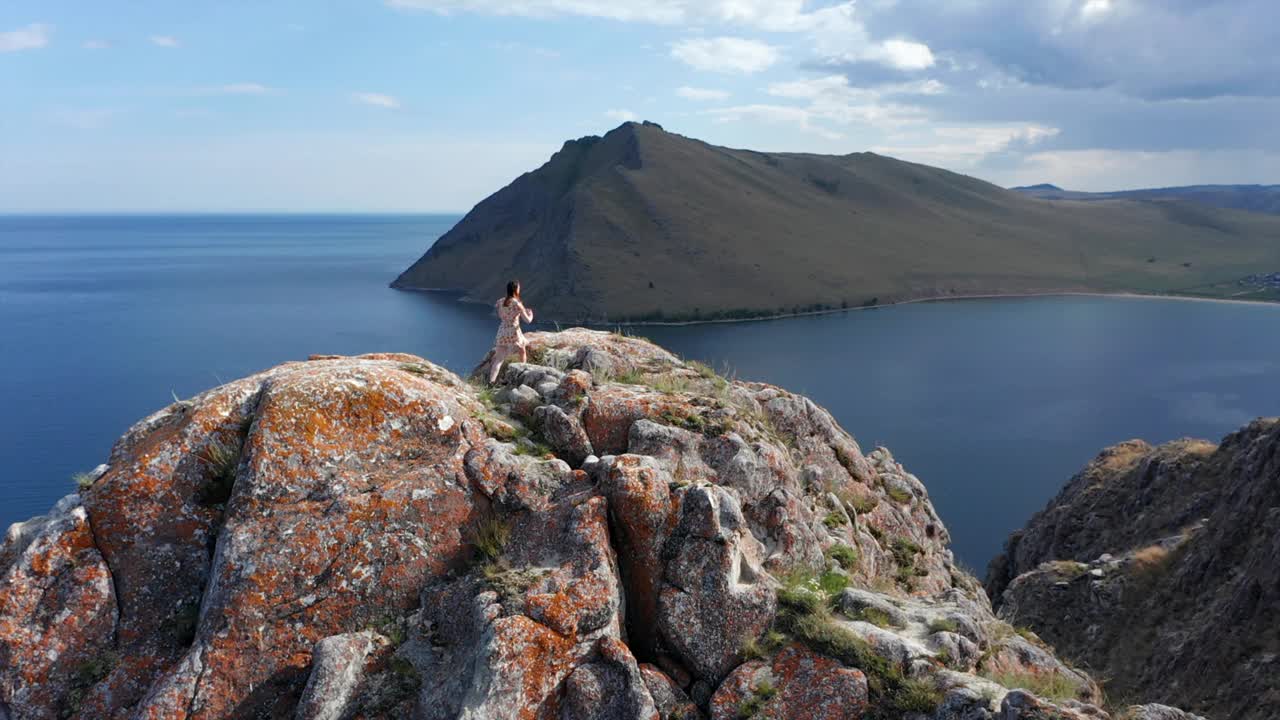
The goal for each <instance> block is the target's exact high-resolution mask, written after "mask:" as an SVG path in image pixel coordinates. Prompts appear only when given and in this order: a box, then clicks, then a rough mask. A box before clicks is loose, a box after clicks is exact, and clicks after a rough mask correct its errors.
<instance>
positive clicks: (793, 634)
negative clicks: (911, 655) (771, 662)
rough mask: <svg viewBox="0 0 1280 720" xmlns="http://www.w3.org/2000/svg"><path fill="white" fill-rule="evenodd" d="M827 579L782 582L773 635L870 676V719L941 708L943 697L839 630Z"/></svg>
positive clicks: (794, 576) (800, 576)
mask: <svg viewBox="0 0 1280 720" xmlns="http://www.w3.org/2000/svg"><path fill="white" fill-rule="evenodd" d="M833 574H836V573H828V575H833ZM824 577H825V576H822V577H814V575H813V574H812V573H808V572H806V571H804V570H797V571H793V572H792V573H790V574H789V575H787V576H786V577H785V578H784V579H783V587H782V588H781V589H779V590H778V614H777V617H776V618H775V620H774V628H773V632H776V633H777V634H779V635H781V636H783V637H786V638H789V639H792V640H795V641H798V642H800V643H802V644H804V645H806V646H807V647H809V648H810V649H812V650H814V651H815V652H818V653H821V654H823V655H826V656H828V657H831V658H835V659H836V660H839V661H840V662H842V663H844V664H845V665H848V666H850V667H856V668H858V669H860V670H862V671H863V672H864V673H866V675H867V687H868V689H869V691H870V693H871V703H870V705H871V708H872V709H871V710H870V714H868V715H867V717H869V718H873V719H874V720H889V719H890V718H894V719H897V718H901V717H902V715H903V714H904V713H908V712H932V711H933V710H934V709H935V708H936V707H937V706H938V705H939V704H940V703H941V702H942V692H941V691H940V690H939V689H938V688H936V687H934V686H933V685H932V684H931V683H927V682H921V681H916V680H911V679H909V678H907V677H906V676H905V675H904V674H903V671H902V668H901V667H899V666H898V665H897V664H895V663H893V662H891V661H890V660H888V659H887V658H885V657H883V656H881V655H879V654H878V653H877V652H876V651H875V649H874V648H873V647H872V646H871V644H870V643H868V642H867V641H865V640H863V639H862V638H860V637H858V636H857V635H856V634H854V633H853V632H851V631H850V630H848V629H847V628H845V627H843V626H841V625H840V624H839V622H837V621H836V620H835V619H834V618H833V617H832V615H831V611H830V604H831V600H832V596H833V595H834V593H831V592H828V591H827V588H826V587H824V583H823V578H824ZM841 577H842V578H843V576H841ZM841 589H843V587H842V588H841Z"/></svg>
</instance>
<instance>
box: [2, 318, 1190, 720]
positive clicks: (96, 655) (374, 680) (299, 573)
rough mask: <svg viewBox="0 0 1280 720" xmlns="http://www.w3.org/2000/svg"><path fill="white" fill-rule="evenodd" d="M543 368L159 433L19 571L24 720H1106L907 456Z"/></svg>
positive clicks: (427, 378)
mask: <svg viewBox="0 0 1280 720" xmlns="http://www.w3.org/2000/svg"><path fill="white" fill-rule="evenodd" d="M530 340H531V345H532V347H531V357H532V358H533V359H535V360H536V361H537V362H538V363H541V364H532V363H531V364H513V365H509V366H508V367H507V368H506V372H505V374H504V375H502V376H501V378H500V383H499V386H498V387H496V388H488V387H483V386H481V385H479V384H473V383H468V382H465V381H463V380H462V379H460V378H458V377H456V376H454V375H453V374H451V373H449V372H448V371H446V370H444V369H442V368H440V367H438V366H435V365H433V364H431V363H429V362H427V361H425V360H423V359H421V358H417V357H414V356H410V355H398V354H378V355H365V356H360V357H336V356H322V357H314V358H312V359H311V360H309V361H307V362H294V363H287V364H285V365H281V366H279V367H276V368H273V369H270V370H267V371H265V372H263V373H260V374H258V375H254V376H251V377H248V378H244V379H241V380H237V381H234V382H231V383H229V384H226V385H223V386H221V387H218V388H215V389H213V390H210V391H208V392H205V393H203V394H201V395H199V396H197V397H194V398H191V399H189V400H184V401H180V402H175V403H174V404H172V405H170V406H168V407H166V408H164V409H162V410H160V411H158V412H156V413H155V414H153V415H151V416H150V417H148V418H146V419H144V420H142V421H141V422H139V423H138V424H136V425H135V426H133V427H132V428H131V429H130V430H129V431H128V432H127V433H126V434H125V435H124V436H123V437H122V438H120V440H119V441H118V442H117V443H116V445H115V447H114V448H112V450H111V453H110V456H109V457H108V458H107V462H106V463H105V464H104V465H103V466H101V467H99V468H98V469H97V470H95V471H94V472H93V473H90V474H87V475H85V476H83V477H81V478H79V486H80V489H79V492H77V493H73V494H71V495H68V496H67V497H66V498H64V499H63V500H62V501H60V502H59V503H58V504H57V505H56V506H55V507H54V508H53V510H52V512H50V513H49V514H48V515H46V516H42V517H39V518H34V519H32V520H30V521H28V522H25V523H18V524H15V525H14V526H12V527H11V528H10V529H9V531H8V533H7V535H6V537H5V541H4V544H3V545H2V546H0V717H3V718H6V720H46V719H52V718H81V719H84V720H89V719H94V720H96V719H98V718H123V717H128V718H165V719H166V720H196V719H201V720H206V719H213V718H271V719H280V720H284V719H286V718H296V719H297V720H321V719H323V720H338V719H347V718H367V719H370V720H372V719H375V718H389V717H394V718H414V719H415V720H436V719H444V718H448V719H450V720H452V719H454V718H465V719H467V720H499V719H505V718H559V719H561V720H587V719H589V718H609V719H615V718H616V719H622V720H658V718H662V719H663V720H666V719H668V718H682V719H684V720H700V719H705V718H711V720H731V719H735V718H743V717H756V718H761V719H764V718H775V719H779V720H780V719H783V718H814V719H815V720H823V719H828V718H829V719H836V718H843V719H848V720H858V719H859V718H866V719H867V720H888V719H890V718H893V719H895V720H897V719H902V718H914V719H917V720H995V718H997V717H998V718H1000V719H1001V720H1105V719H1106V718H1108V717H1109V715H1108V713H1107V712H1105V711H1104V710H1103V709H1100V708H1098V707H1096V706H1095V705H1094V704H1093V703H1097V702H1100V701H1101V696H1100V694H1099V692H1098V686H1097V683H1096V682H1095V681H1094V680H1093V679H1092V678H1091V677H1089V676H1088V675H1087V674H1085V673H1083V672H1081V671H1079V670H1077V669H1074V668H1072V667H1070V666H1068V665H1067V664H1065V663H1063V662H1061V661H1060V660H1059V659H1058V658H1057V657H1056V656H1055V655H1054V653H1053V651H1052V650H1050V649H1049V648H1048V647H1047V646H1045V645H1044V644H1043V643H1042V642H1041V641H1040V640H1039V639H1038V638H1037V637H1036V636H1035V635H1034V634H1032V633H1029V632H1026V631H1017V630H1015V629H1014V628H1013V627H1011V626H1009V625H1008V624H1007V623H1004V622H1002V621H1000V620H999V619H997V618H996V617H995V616H994V614H993V613H992V610H991V606H990V604H989V603H988V602H987V599H986V595H985V593H984V592H983V590H982V586H981V585H980V584H979V583H978V581H977V580H976V579H975V578H973V577H972V576H971V575H969V574H968V573H966V572H965V571H964V570H962V569H961V568H959V567H957V565H956V564H955V562H954V560H953V558H952V555H951V552H950V551H949V550H948V549H947V542H948V535H947V530H946V528H945V526H944V525H943V523H942V521H941V520H940V519H939V518H938V516H937V513H936V512H935V511H934V508H933V505H932V504H931V503H930V501H929V494H928V492H927V491H926V489H925V487H924V485H923V484H921V482H920V481H919V480H918V479H917V478H916V477H915V476H913V475H911V474H910V473H909V472H907V471H906V470H905V469H904V468H903V467H902V465H901V464H900V463H898V462H897V461H895V460H894V459H893V456H892V455H890V454H889V452H888V451H887V450H885V449H883V448H877V449H875V450H874V451H872V452H870V453H866V454H864V453H863V452H862V450H861V448H860V447H859V446H858V444H857V443H856V442H855V441H854V439H853V438H852V437H850V436H849V435H848V434H847V433H846V432H844V431H843V430H842V429H840V427H839V426H838V425H837V424H836V423H835V421H834V420H833V418H832V417H831V415H830V414H828V413H827V412H826V411H825V410H823V409H821V408H819V407H817V406H816V405H814V403H813V402H811V401H810V400H808V399H807V398H804V397H802V396H799V395H794V394H792V393H789V392H787V391H785V390H782V389H781V388H777V387H773V386H770V385H764V384H761V383H748V382H738V381H731V380H727V379H725V378H721V377H719V376H717V375H715V374H714V373H712V372H711V371H710V370H709V369H707V368H705V367H703V366H698V365H696V364H686V363H684V362H681V361H680V360H679V359H677V358H676V357H675V356H673V355H671V354H670V353H668V352H667V351H665V350H663V349H661V348H659V347H657V346H655V345H652V344H650V343H648V342H645V341H643V340H639V339H635V338H627V337H622V336H620V335H614V334H610V333H604V332H592V331H587V330H580V329H577V330H569V331H565V332H563V333H534V334H531V335H530ZM1123 717H1125V718H1131V719H1133V720H1162V719H1163V720H1170V719H1176V718H1189V717H1190V716H1188V715H1184V714H1182V713H1180V712H1179V711H1176V710H1173V709H1171V708H1166V707H1158V706H1144V707H1133V708H1129V709H1126V710H1125V711H1124V715H1123Z"/></svg>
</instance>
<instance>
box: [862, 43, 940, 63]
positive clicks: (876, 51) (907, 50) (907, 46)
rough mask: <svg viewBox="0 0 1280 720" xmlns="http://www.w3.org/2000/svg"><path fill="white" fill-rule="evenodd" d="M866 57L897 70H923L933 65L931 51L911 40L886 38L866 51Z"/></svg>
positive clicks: (927, 47)
mask: <svg viewBox="0 0 1280 720" xmlns="http://www.w3.org/2000/svg"><path fill="white" fill-rule="evenodd" d="M867 57H868V59H873V60H876V61H877V62H880V63H882V64H884V65H888V66H889V67H892V68H896V69H898V70H925V69H928V68H931V67H933V51H932V50H930V49H929V46H928V45H925V44H923V43H918V42H913V41H911V40H902V39H894V40H886V41H884V42H882V43H880V44H879V45H877V46H875V48H873V49H872V50H870V51H868V54H867Z"/></svg>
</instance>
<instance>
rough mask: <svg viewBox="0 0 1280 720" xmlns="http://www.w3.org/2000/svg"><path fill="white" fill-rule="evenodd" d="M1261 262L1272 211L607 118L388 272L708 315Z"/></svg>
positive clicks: (612, 314)
mask: <svg viewBox="0 0 1280 720" xmlns="http://www.w3.org/2000/svg"><path fill="white" fill-rule="evenodd" d="M1271 268H1276V269H1280V218H1275V217H1270V216H1265V215H1257V214H1250V213H1243V212H1235V211H1229V210H1221V209H1216V208H1208V207H1203V206H1199V205H1191V204H1186V203H1176V202H1173V203H1163V202H1144V203H1137V202H1131V201H1089V202H1063V201H1055V202H1049V201H1045V200H1041V199H1038V198H1034V197H1028V196H1026V195H1024V194H1021V193H1017V192H1013V191H1009V190H1005V189H1002V188H999V187H997V186H995V185H992V184H990V183H986V182H983V181H980V180H976V179H974V178H970V177H966V176H963V175H959V174H956V173H952V172H948V171H945V170H941V169H938V168H933V167H928V166H925V165H917V164H913V163H906V162H902V161H898V160H894V159H891V158H887V157H882V156H879V155H875V154H871V153H856V154H852V155H845V156H838V157H837V156H823V155H810V154H799V153H761V152H752V151H747V150H733V149H728V148H721V147H716V146H713V145H709V144H707V143H704V142H700V141H698V140H693V139H690V138H686V137H682V136H680V135H675V134H672V133H668V132H665V131H663V130H662V129H661V128H660V127H658V126H656V125H651V124H643V125H641V124H636V123H626V124H624V125H622V126H621V127H619V128H617V129H615V130H613V131H611V132H609V133H608V134H607V135H605V136H604V137H603V138H601V137H587V138H582V139H580V140H576V141H570V142H568V143H566V144H565V146H564V147H563V148H562V149H561V150H560V151H559V152H557V153H556V154H555V155H554V156H552V158H551V160H550V161H548V162H547V163H546V164H545V165H543V166H542V167H541V168H539V169H537V170H535V171H533V172H530V173H526V174H524V175H522V176H521V177H519V178H517V179H516V180H515V181H514V182H512V183H511V184H510V185H508V186H507V187H505V188H503V189H502V190H500V191H498V192H497V193H495V194H493V195H492V196H490V197H489V198H487V199H485V200H484V201H483V202H481V203H480V204H479V205H477V206H476V207H475V208H474V209H473V210H472V211H471V212H470V213H468V214H467V216H466V217H465V218H463V219H462V220H461V221H460V222H459V223H458V224H457V226H455V227H454V228H453V229H452V230H451V231H450V232H449V233H447V234H446V235H444V236H443V237H442V238H441V239H440V240H439V241H438V242H437V243H436V244H435V246H434V247H432V248H431V249H430V250H429V251H428V252H427V253H426V254H425V255H424V256H423V257H422V258H421V259H419V260H418V261H417V262H416V263H414V265H413V266H412V267H410V268H409V269H408V270H406V271H405V272H404V273H403V274H402V275H401V276H400V277H399V278H398V279H397V280H396V281H395V282H394V283H393V286H394V287H399V288H409V289H449V290H459V291H462V292H463V293H465V295H466V297H468V298H469V299H474V300H481V301H489V300H491V299H493V298H496V297H498V296H499V295H500V294H501V289H502V286H503V285H504V284H505V282H506V280H507V279H509V278H510V277H518V278H520V279H521V281H522V282H523V284H524V289H525V296H526V299H527V300H528V302H529V304H530V305H531V306H532V307H535V308H537V309H538V310H540V311H541V316H542V317H543V318H544V319H552V318H554V319H558V320H566V321H568V320H573V321H582V320H595V321H606V320H619V319H623V318H630V319H707V318H711V317H725V316H729V317H734V316H747V315H758V314H771V313H777V312H794V311H796V310H805V309H818V308H819V307H824V308H825V307H841V306H850V307H852V306H858V305H863V304H874V303H880V304H883V303H887V302H895V301H902V300H908V299H914V298H922V297H935V296H948V295H969V294H1004V293H1024V292H1044V291H1069V290H1080V291H1135V292H1189V291H1192V289H1194V288H1196V287H1198V286H1204V285H1208V284H1211V283H1225V282H1229V281H1233V280H1234V279H1235V278H1238V277H1241V276H1244V275H1248V274H1250V273H1254V272H1260V271H1264V270H1269V269H1271Z"/></svg>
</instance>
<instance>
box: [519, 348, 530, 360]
mask: <svg viewBox="0 0 1280 720" xmlns="http://www.w3.org/2000/svg"><path fill="white" fill-rule="evenodd" d="M520 362H522V363H527V362H529V348H527V347H525V346H523V345H521V346H520Z"/></svg>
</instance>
